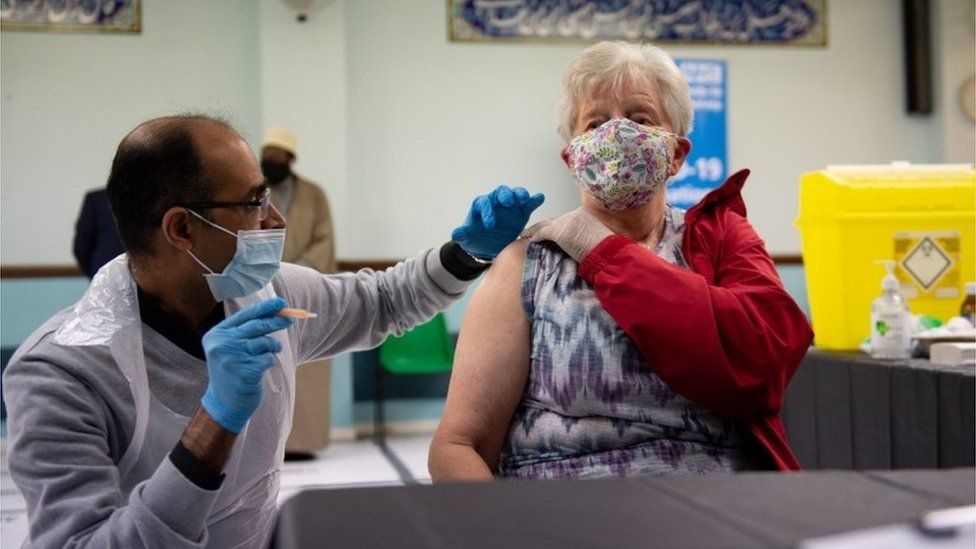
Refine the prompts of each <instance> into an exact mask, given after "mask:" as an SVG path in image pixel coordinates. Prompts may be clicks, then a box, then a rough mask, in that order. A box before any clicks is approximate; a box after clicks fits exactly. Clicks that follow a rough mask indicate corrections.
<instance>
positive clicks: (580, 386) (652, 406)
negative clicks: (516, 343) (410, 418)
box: [498, 205, 747, 478]
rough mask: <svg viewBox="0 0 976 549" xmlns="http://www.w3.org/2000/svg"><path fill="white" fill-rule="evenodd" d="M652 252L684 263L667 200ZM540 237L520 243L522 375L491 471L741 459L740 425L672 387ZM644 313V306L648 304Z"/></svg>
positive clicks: (653, 471) (664, 469) (717, 465)
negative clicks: (525, 371)
mask: <svg viewBox="0 0 976 549" xmlns="http://www.w3.org/2000/svg"><path fill="white" fill-rule="evenodd" d="M664 223H665V226H664V235H663V238H662V239H661V242H660V243H659V244H658V246H657V248H656V249H655V250H654V252H655V253H656V254H657V255H658V256H659V257H661V258H662V259H664V260H665V261H668V262H669V263H672V264H675V265H678V266H680V267H684V268H688V266H687V263H686V262H685V259H684V257H683V255H682V252H681V239H682V235H683V233H684V211H683V210H680V209H678V208H675V207H673V206H671V205H668V210H667V212H666V213H665V221H664ZM576 270H577V263H576V262H575V261H574V260H573V259H572V258H571V257H569V256H568V255H566V254H565V253H563V251H562V250H561V249H559V248H558V247H557V246H555V245H554V244H552V243H550V242H546V243H543V244H530V245H529V247H528V250H527V252H526V257H525V264H524V267H523V271H522V290H521V294H522V304H523V307H524V308H525V312H526V315H527V316H528V319H529V324H530V326H531V341H532V351H531V353H532V356H531V363H530V370H529V379H528V383H527V385H526V388H525V393H524V394H523V395H522V401H521V403H520V404H519V407H518V410H517V411H516V413H515V417H514V419H513V420H512V424H511V426H510V427H509V431H508V434H507V436H506V439H505V443H504V445H503V447H502V453H501V459H500V461H499V466H498V474H499V475H500V476H509V477H526V478H540V477H541V478H554V477H608V476H630V475H642V474H650V475H664V474H682V473H710V472H719V471H735V470H740V469H743V468H746V467H747V465H746V459H745V450H744V445H745V442H744V441H745V436H746V435H745V434H744V431H743V429H742V427H741V425H740V424H739V423H738V422H736V421H733V420H730V419H725V418H722V417H719V416H717V415H715V414H714V413H712V412H710V411H709V410H707V409H705V408H703V407H701V406H699V405H697V404H694V403H693V402H691V401H689V400H688V399H686V398H684V397H682V396H681V395H679V394H677V393H676V392H674V391H673V390H672V389H671V388H670V387H668V385H667V384H666V383H665V382H664V381H663V380H662V379H661V378H659V377H658V376H657V375H656V374H655V373H654V372H653V371H652V369H651V367H650V366H648V364H647V363H646V362H645V361H644V358H643V356H642V355H641V353H640V351H639V349H638V348H637V345H636V344H635V343H634V342H633V341H632V340H631V339H630V337H629V336H628V335H627V334H626V333H624V331H623V330H622V329H621V328H620V327H619V326H618V325H617V323H616V322H615V321H614V320H613V318H612V317H611V316H610V314H609V313H607V312H606V311H605V310H604V309H603V306H602V305H601V304H600V302H599V300H598V299H597V297H596V294H595V293H594V291H593V288H592V287H591V286H590V285H589V284H587V283H586V282H585V281H584V280H583V279H581V278H579V276H578V275H577V272H576ZM649 314H653V312H649Z"/></svg>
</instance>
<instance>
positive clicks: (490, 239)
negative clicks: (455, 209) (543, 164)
mask: <svg viewBox="0 0 976 549" xmlns="http://www.w3.org/2000/svg"><path fill="white" fill-rule="evenodd" d="M545 200H546V197H545V196H543V195H542V194H535V195H532V196H529V191H527V190H525V189H523V188H522V187H515V188H514V189H511V188H509V187H507V186H506V185H501V186H499V187H498V188H497V189H495V190H493V191H491V193H490V194H487V195H481V196H479V197H478V198H475V199H474V202H472V203H471V211H469V212H468V217H467V219H465V220H464V223H463V224H462V225H461V226H460V227H458V228H456V229H454V231H453V232H452V233H451V240H453V241H454V242H457V243H458V244H459V245H460V246H461V249H462V250H464V251H465V252H467V253H468V254H469V255H472V256H474V257H478V258H481V259H494V258H495V256H496V255H498V253H499V252H501V251H502V250H503V249H504V248H505V246H508V245H509V244H511V242H512V241H513V240H515V239H516V238H518V236H519V234H521V233H522V229H524V228H525V224H526V223H528V221H529V216H531V215H532V212H533V211H534V210H535V209H536V208H538V207H539V206H541V205H542V203H543V202H544V201H545Z"/></svg>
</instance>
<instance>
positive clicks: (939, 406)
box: [783, 350, 976, 470]
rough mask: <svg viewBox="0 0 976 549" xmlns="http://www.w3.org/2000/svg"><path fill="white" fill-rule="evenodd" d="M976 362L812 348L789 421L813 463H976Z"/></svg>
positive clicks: (796, 382)
mask: <svg viewBox="0 0 976 549" xmlns="http://www.w3.org/2000/svg"><path fill="white" fill-rule="evenodd" d="M974 401H976V369H974V368H973V367H972V366H935V365H933V364H932V363H930V362H929V361H927V360H917V359H912V360H893V361H884V360H875V359H872V358H871V357H869V356H867V355H864V354H862V353H838V352H828V351H819V350H811V351H810V352H809V353H808V354H807V356H806V358H805V359H804V360H803V363H802V364H801V366H800V368H799V370H798V371H797V373H796V376H794V378H793V381H792V382H791V383H790V386H789V388H788V390H787V393H786V400H785V405H784V408H783V421H784V423H785V424H786V430H787V434H788V437H789V440H790V444H791V445H792V446H793V450H794V452H796V454H797V457H798V458H799V460H800V463H802V464H803V466H804V468H806V469H857V470H863V469H906V468H935V467H972V466H973V465H974V464H976V443H974V432H976V423H974V420H976V405H974Z"/></svg>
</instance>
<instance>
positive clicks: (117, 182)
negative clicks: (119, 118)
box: [107, 113, 236, 258]
mask: <svg viewBox="0 0 976 549" xmlns="http://www.w3.org/2000/svg"><path fill="white" fill-rule="evenodd" d="M201 124H218V125H221V126H224V127H226V128H228V129H230V130H231V131H235V130H234V128H233V127H232V126H231V125H230V124H229V123H228V122H226V121H224V120H222V119H219V118H216V117H213V116H209V115H204V114H195V113H191V114H179V115H175V116H166V117H162V118H155V119H152V120H149V121H147V122H144V123H142V124H140V125H139V126H138V127H136V129H134V130H132V131H131V132H130V133H129V134H128V135H126V136H125V138H124V139H122V142H121V143H119V148H118V150H116V152H115V159H114V160H112V171H111V172H110V173H109V176H108V185H107V188H108V199H109V202H110V203H111V205H112V213H113V214H114V216H115V222H116V225H118V228H119V235H120V236H121V237H122V244H123V245H124V246H125V251H126V252H127V253H128V254H129V255H130V256H131V257H135V258H141V257H148V256H150V255H152V253H153V240H154V236H155V234H156V231H157V230H159V228H160V223H161V222H162V220H163V215H164V214H165V213H166V211H167V210H168V209H169V208H172V207H173V206H176V205H178V204H183V203H190V202H207V201H211V200H213V193H214V189H213V188H212V185H211V184H210V183H209V182H208V180H207V178H206V176H205V174H204V169H203V163H202V161H201V159H200V154H199V150H198V148H197V143H196V140H195V139H194V137H193V129H194V127H199V125H201ZM235 133H236V131H235Z"/></svg>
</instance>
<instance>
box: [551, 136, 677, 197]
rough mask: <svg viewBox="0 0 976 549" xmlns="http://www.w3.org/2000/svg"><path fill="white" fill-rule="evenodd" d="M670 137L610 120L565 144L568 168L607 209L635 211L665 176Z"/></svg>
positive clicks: (669, 165) (669, 157)
mask: <svg viewBox="0 0 976 549" xmlns="http://www.w3.org/2000/svg"><path fill="white" fill-rule="evenodd" d="M672 137H673V134H671V133H668V132H667V131H664V130H662V129H660V128H650V127H647V126H642V125H640V124H638V123H636V122H632V121H630V120H628V119H626V118H613V119H610V120H608V121H606V122H604V123H603V124H602V125H601V126H600V127H598V128H595V129H593V130H590V131H588V132H586V133H583V134H580V135H578V136H576V138H575V139H573V140H572V141H571V142H570V144H569V149H568V151H567V154H568V159H569V169H570V171H571V172H572V173H573V177H575V178H576V180H577V181H579V183H580V185H582V186H583V188H584V189H586V190H587V192H589V193H590V194H591V195H593V197H594V198H596V199H597V200H599V201H600V203H601V204H603V206H604V207H606V208H607V209H608V210H613V211H621V210H629V209H632V208H637V207H639V206H643V205H644V204H647V203H648V202H649V201H650V200H651V197H652V196H654V193H656V192H657V191H658V190H660V189H661V187H662V186H663V185H664V182H665V181H667V179H668V176H669V175H670V169H671V156H672V154H673V153H672V150H671V139H672Z"/></svg>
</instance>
